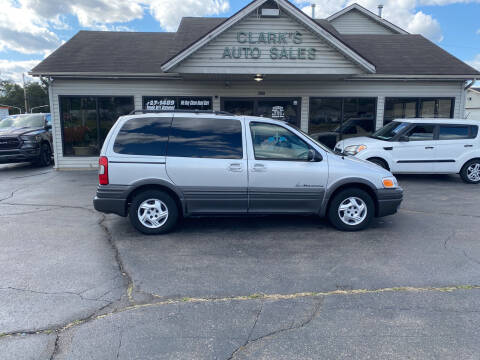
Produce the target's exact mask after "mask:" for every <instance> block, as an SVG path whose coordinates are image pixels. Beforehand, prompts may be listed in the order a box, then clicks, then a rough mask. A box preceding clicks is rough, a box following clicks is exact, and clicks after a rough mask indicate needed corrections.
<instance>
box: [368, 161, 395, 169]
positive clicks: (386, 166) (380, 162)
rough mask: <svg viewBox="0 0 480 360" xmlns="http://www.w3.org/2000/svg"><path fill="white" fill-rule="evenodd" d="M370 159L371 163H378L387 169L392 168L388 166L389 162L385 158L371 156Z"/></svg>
mask: <svg viewBox="0 0 480 360" xmlns="http://www.w3.org/2000/svg"><path fill="white" fill-rule="evenodd" d="M368 161H370V162H371V163H374V164H375V165H378V166H380V167H382V168H384V169H385V170H390V169H389V168H388V164H387V162H386V161H385V160H383V159H380V158H371V159H368Z"/></svg>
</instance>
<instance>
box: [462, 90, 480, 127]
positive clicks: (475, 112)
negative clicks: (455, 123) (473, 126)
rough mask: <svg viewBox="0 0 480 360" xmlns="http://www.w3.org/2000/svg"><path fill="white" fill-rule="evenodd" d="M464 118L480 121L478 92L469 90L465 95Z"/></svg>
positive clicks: (479, 97)
mask: <svg viewBox="0 0 480 360" xmlns="http://www.w3.org/2000/svg"><path fill="white" fill-rule="evenodd" d="M465 102H466V105H465V116H467V119H474V120H480V92H478V91H474V90H472V89H469V90H467V91H466V95H465Z"/></svg>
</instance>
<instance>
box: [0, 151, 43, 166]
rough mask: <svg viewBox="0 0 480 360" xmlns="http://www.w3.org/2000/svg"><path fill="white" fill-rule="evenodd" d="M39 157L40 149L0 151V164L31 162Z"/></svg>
mask: <svg viewBox="0 0 480 360" xmlns="http://www.w3.org/2000/svg"><path fill="white" fill-rule="evenodd" d="M39 156H40V148H30V149H25V150H23V149H12V150H0V164H7V163H15V162H23V161H32V160H35V159H37V158H38V157H39Z"/></svg>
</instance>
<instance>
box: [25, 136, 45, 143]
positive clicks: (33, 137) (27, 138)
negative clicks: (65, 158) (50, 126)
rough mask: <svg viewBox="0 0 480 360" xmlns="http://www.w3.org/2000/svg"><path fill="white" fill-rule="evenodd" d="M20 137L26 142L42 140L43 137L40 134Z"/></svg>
mask: <svg viewBox="0 0 480 360" xmlns="http://www.w3.org/2000/svg"><path fill="white" fill-rule="evenodd" d="M20 139H22V140H23V141H26V142H40V141H41V140H42V137H41V136H40V135H22V136H20Z"/></svg>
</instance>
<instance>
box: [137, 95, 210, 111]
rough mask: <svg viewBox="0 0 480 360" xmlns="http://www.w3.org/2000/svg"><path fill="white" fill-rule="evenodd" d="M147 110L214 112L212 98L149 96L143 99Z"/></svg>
mask: <svg viewBox="0 0 480 360" xmlns="http://www.w3.org/2000/svg"><path fill="white" fill-rule="evenodd" d="M143 107H144V108H145V109H146V110H162V111H175V110H212V98H211V97H179V96H173V97H161V96H148V97H144V98H143Z"/></svg>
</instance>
